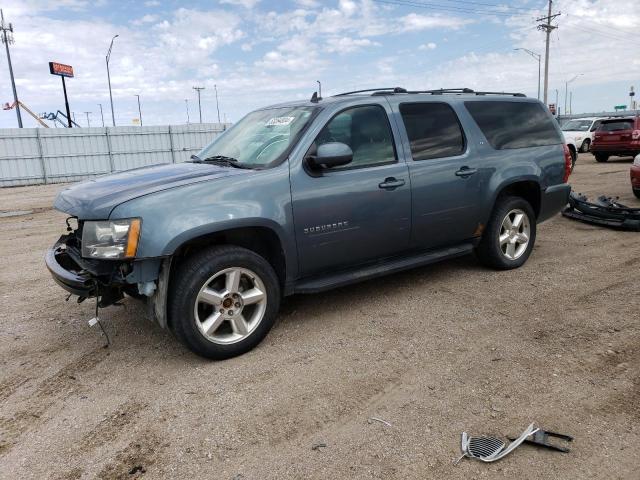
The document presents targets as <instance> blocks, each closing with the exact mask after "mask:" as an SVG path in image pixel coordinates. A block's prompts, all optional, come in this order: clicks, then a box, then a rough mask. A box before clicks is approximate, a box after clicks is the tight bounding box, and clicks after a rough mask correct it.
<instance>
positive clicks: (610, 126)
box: [598, 120, 633, 132]
mask: <svg viewBox="0 0 640 480" xmlns="http://www.w3.org/2000/svg"><path fill="white" fill-rule="evenodd" d="M598 130H599V131H601V132H616V131H618V130H633V120H614V121H612V122H602V125H600V128H599V129H598Z"/></svg>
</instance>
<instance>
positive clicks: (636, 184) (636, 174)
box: [630, 155, 640, 198]
mask: <svg viewBox="0 0 640 480" xmlns="http://www.w3.org/2000/svg"><path fill="white" fill-rule="evenodd" d="M630 174H631V188H632V189H633V194H634V195H635V196H636V197H638V198H640V155H637V156H636V158H635V160H634V161H633V165H631V172H630Z"/></svg>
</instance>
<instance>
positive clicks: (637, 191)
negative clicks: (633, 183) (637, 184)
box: [633, 188, 640, 198]
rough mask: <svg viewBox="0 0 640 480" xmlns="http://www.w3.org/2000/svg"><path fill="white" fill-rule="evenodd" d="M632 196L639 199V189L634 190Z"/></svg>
mask: <svg viewBox="0 0 640 480" xmlns="http://www.w3.org/2000/svg"><path fill="white" fill-rule="evenodd" d="M633 194H634V195H635V196H636V198H640V188H634V189H633Z"/></svg>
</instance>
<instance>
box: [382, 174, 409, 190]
mask: <svg viewBox="0 0 640 480" xmlns="http://www.w3.org/2000/svg"><path fill="white" fill-rule="evenodd" d="M403 185H404V180H403V179H402V178H395V177H388V178H385V179H384V182H382V183H379V184H378V187H379V188H384V189H386V190H393V189H394V188H398V187H401V186H403Z"/></svg>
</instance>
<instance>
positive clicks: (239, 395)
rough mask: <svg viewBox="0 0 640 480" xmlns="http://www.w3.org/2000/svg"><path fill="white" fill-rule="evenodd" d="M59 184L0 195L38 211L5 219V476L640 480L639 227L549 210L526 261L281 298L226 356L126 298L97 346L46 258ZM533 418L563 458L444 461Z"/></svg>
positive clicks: (583, 183) (0, 398) (1, 411)
mask: <svg viewBox="0 0 640 480" xmlns="http://www.w3.org/2000/svg"><path fill="white" fill-rule="evenodd" d="M628 171H629V160H628V159H624V160H620V161H612V162H610V163H607V164H596V163H595V161H594V160H593V157H592V156H591V155H589V154H583V155H580V158H579V160H578V164H577V167H576V171H575V174H574V175H573V176H572V179H571V182H572V183H573V184H574V188H575V189H576V190H578V191H580V192H584V193H589V194H601V193H606V194H610V195H619V196H620V197H621V199H622V201H624V202H625V203H627V204H628V205H636V206H639V207H640V202H639V201H638V200H636V199H635V198H634V197H633V196H632V194H631V188H630V184H629V174H628ZM60 188H61V186H60V185H54V186H44V187H24V188H14V189H7V188H5V189H0V205H1V206H0V209H1V210H3V211H7V210H33V212H32V213H28V214H23V215H20V216H15V217H5V218H0V227H1V228H2V232H3V235H2V237H1V238H0V252H1V253H0V262H1V264H2V268H1V273H0V295H1V297H2V301H1V302H0V365H1V369H0V402H1V403H0V478H3V479H16V478H20V479H26V478H34V479H43V478H54V479H75V478H98V479H107V478H139V477H141V478H207V479H229V480H231V479H236V480H237V479H272V478H273V479H276V478H277V479H285V478H287V479H288V478H305V479H329V478H330V479H342V478H401V479H408V478H412V479H413V478H415V479H425V478H434V479H441V478H460V479H462V478H465V479H467V478H531V479H533V478H535V479H556V478H576V479H577V478H579V479H582V478H607V479H618V478H638V472H637V469H638V465H639V464H638V457H637V446H638V444H640V346H639V340H640V322H639V319H640V308H639V305H640V294H639V292H638V278H639V275H638V272H639V266H640V242H639V240H640V234H638V233H631V232H615V231H611V230H605V229H601V228H596V227H592V226H589V225H585V224H580V223H577V222H574V221H571V220H568V219H565V218H562V217H560V216H558V217H556V218H554V219H552V220H550V221H548V222H546V223H544V224H543V225H541V226H540V228H539V231H538V240H537V245H536V248H535V251H534V253H533V255H532V256H531V258H530V260H529V262H528V263H527V264H526V265H525V266H524V267H523V268H521V269H519V270H516V271H510V272H493V271H490V270H486V269H484V268H482V267H481V266H480V265H479V264H478V263H477V262H476V260H475V259H474V258H473V257H472V256H470V257H466V258H461V259H457V260H453V261H448V262H444V263H441V264H438V265H435V266H432V267H428V268H421V269H417V270H413V271H410V272H405V273H402V274H397V275H393V276H389V277H386V278H382V279H379V280H375V281H370V282H367V283H363V284H360V285H355V286H352V287H349V288H343V289H340V290H337V291H333V292H329V293H325V294H321V295H315V296H296V297H293V298H289V299H287V300H286V301H285V303H284V305H283V310H282V314H281V316H280V321H279V323H278V324H276V326H275V328H274V329H273V330H272V332H271V333H270V335H269V336H268V337H267V338H266V340H265V341H264V342H263V343H262V345H260V346H259V347H258V348H257V349H255V350H254V351H252V352H250V353H249V354H247V355H244V356H242V357H240V358H235V359H232V360H229V361H225V362H218V363H215V362H208V361H205V360H202V359H200V358H198V357H196V356H194V355H193V354H191V353H190V352H189V351H187V350H186V349H185V348H183V347H182V346H181V345H180V344H178V343H177V341H176V340H174V338H173V337H172V336H171V335H170V334H169V333H167V332H165V331H162V330H161V329H160V328H158V327H157V326H155V325H154V324H152V323H150V322H148V321H147V320H145V319H144V318H143V310H142V308H141V306H140V305H139V304H137V302H135V301H133V300H130V299H128V300H126V301H125V302H124V306H122V307H110V308H108V309H106V310H104V311H103V313H102V316H103V318H104V319H105V320H106V325H107V329H108V332H109V333H110V334H111V337H112V340H113V345H112V346H111V347H109V348H103V344H104V337H101V335H100V333H99V330H97V329H96V328H97V327H94V328H90V327H89V326H88V325H87V320H88V319H89V318H90V317H92V307H93V304H92V303H90V302H85V303H83V304H81V305H77V304H76V303H75V301H73V300H72V301H69V302H68V303H66V302H65V294H64V292H63V291H62V290H61V289H60V288H59V287H58V286H57V285H55V284H54V282H53V281H52V280H51V278H50V277H49V275H48V272H47V271H46V269H45V266H44V264H43V259H42V258H43V252H44V250H45V249H46V248H47V247H48V246H50V244H52V243H53V241H54V240H55V239H56V238H57V237H58V236H59V235H60V234H61V233H63V231H64V215H62V214H60V213H58V212H56V211H53V210H51V209H50V205H51V203H52V199H53V197H54V195H55V193H56V192H57V191H58V190H59V189H60ZM370 417H377V418H380V419H383V420H385V421H387V422H389V423H390V424H391V426H387V425H385V424H383V423H381V422H377V421H371V420H369V419H370ZM532 421H535V422H537V423H538V424H539V425H541V426H543V427H545V428H547V429H550V430H554V431H558V432H563V433H568V434H571V435H573V436H575V442H574V444H573V445H572V451H571V453H569V454H560V453H554V452H550V451H541V450H538V449H535V448H532V447H527V446H523V447H520V448H519V449H517V450H516V451H515V452H514V453H512V454H511V455H510V456H508V457H507V458H505V459H504V460H502V461H500V462H497V463H495V464H482V463H480V462H476V461H472V460H468V459H465V460H463V461H462V462H461V463H460V465H459V466H457V467H455V466H453V465H452V461H453V460H454V459H455V458H456V457H457V456H458V455H459V451H460V447H459V441H460V433H461V432H462V431H463V430H466V431H468V432H470V433H473V434H497V435H507V434H508V435H518V434H520V432H521V431H522V430H524V429H525V427H526V426H527V425H528V424H529V423H530V422H532ZM317 444H325V445H326V446H324V447H317V448H315V449H314V448H312V447H313V446H314V445H316V446H317ZM634 472H635V473H634Z"/></svg>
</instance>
